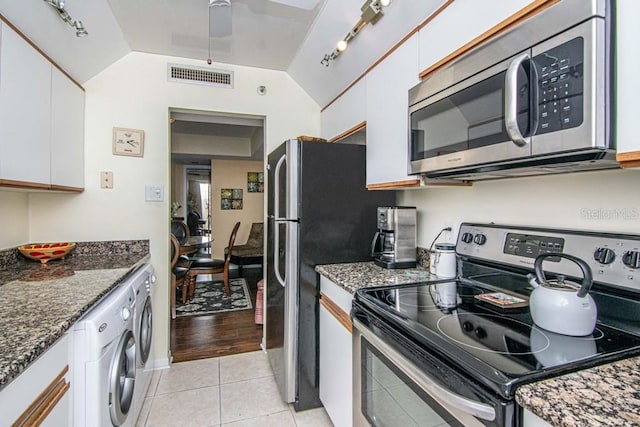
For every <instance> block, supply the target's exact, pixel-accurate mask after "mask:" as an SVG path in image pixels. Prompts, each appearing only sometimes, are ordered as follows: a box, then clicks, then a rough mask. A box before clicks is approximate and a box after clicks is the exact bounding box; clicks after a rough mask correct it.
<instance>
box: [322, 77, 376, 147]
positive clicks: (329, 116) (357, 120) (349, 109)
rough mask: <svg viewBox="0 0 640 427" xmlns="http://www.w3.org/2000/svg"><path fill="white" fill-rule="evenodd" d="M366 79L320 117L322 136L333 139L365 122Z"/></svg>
mask: <svg viewBox="0 0 640 427" xmlns="http://www.w3.org/2000/svg"><path fill="white" fill-rule="evenodd" d="M365 102H366V86H365V81H364V79H362V80H360V81H359V82H358V83H356V84H355V85H353V87H351V88H350V89H349V90H348V91H347V92H345V93H344V94H343V95H342V96H341V97H340V98H338V99H336V100H335V102H334V103H333V104H331V105H329V106H328V107H327V108H326V109H325V110H324V111H323V112H322V113H321V115H320V134H321V135H322V137H323V138H326V139H332V138H335V137H336V136H338V135H341V134H343V133H345V132H347V131H348V130H351V129H353V128H355V127H356V126H358V125H360V124H361V123H362V122H364V121H365V120H366V119H365V114H366V104H365Z"/></svg>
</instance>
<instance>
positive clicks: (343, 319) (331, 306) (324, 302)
mask: <svg viewBox="0 0 640 427" xmlns="http://www.w3.org/2000/svg"><path fill="white" fill-rule="evenodd" d="M320 305H321V306H323V307H324V308H326V309H327V311H328V312H329V313H330V314H331V315H332V316H333V317H335V319H336V320H337V321H338V322H339V323H340V324H341V325H342V326H344V328H345V329H346V330H347V331H349V333H352V332H353V325H352V324H351V318H350V317H349V313H346V312H345V311H344V310H343V309H342V308H340V306H339V305H338V304H336V303H335V302H334V301H333V300H332V299H331V298H329V297H328V296H326V295H325V294H323V293H322V292H320Z"/></svg>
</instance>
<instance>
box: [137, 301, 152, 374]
mask: <svg viewBox="0 0 640 427" xmlns="http://www.w3.org/2000/svg"><path fill="white" fill-rule="evenodd" d="M151 311H152V310H151V296H149V295H148V296H147V299H146V301H145V302H144V309H143V310H142V315H141V316H140V325H139V327H140V329H138V330H139V331H140V335H139V336H138V340H139V344H140V359H142V363H143V364H144V363H147V360H148V359H149V353H150V352H151V332H152V323H153V322H152V320H153V319H152V313H151Z"/></svg>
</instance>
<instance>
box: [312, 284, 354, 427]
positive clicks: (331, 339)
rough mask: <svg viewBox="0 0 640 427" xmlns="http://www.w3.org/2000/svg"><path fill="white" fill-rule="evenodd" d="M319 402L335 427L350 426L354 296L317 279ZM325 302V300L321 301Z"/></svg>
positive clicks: (351, 422)
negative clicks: (351, 316) (318, 308)
mask: <svg viewBox="0 0 640 427" xmlns="http://www.w3.org/2000/svg"><path fill="white" fill-rule="evenodd" d="M320 292H321V299H320V300H321V303H320V400H321V401H322V404H323V405H324V407H325V410H326V411H327V414H329V418H331V421H332V422H333V425H334V426H335V427H345V426H346V427H348V426H351V425H352V424H353V375H352V371H353V369H352V365H351V364H352V351H351V345H352V343H351V330H350V329H347V326H346V325H345V323H347V322H349V323H348V326H349V328H350V321H349V312H350V311H351V301H352V300H353V295H351V294H350V293H349V292H347V291H345V290H344V289H343V288H341V287H340V286H338V285H336V284H335V283H333V282H332V281H331V280H329V279H327V278H326V277H324V276H320ZM323 300H324V301H323Z"/></svg>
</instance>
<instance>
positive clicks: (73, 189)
mask: <svg viewBox="0 0 640 427" xmlns="http://www.w3.org/2000/svg"><path fill="white" fill-rule="evenodd" d="M50 189H51V190H55V191H66V192H73V193H82V192H83V191H84V188H82V187H68V186H66V185H51V187H50Z"/></svg>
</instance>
